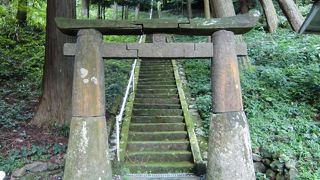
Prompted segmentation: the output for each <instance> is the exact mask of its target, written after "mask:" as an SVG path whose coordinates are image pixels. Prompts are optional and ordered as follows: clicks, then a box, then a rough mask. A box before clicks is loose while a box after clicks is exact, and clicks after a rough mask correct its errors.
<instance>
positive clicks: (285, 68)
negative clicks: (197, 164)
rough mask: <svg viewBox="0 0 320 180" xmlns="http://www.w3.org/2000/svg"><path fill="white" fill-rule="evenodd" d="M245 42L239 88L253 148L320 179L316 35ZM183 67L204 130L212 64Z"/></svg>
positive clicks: (284, 34)
mask: <svg viewBox="0 0 320 180" xmlns="http://www.w3.org/2000/svg"><path fill="white" fill-rule="evenodd" d="M245 39H246V42H247V43H248V48H249V57H250V58H251V61H252V63H253V67H252V68H250V69H248V70H244V71H243V72H242V74H241V86H242V90H243V98H244V105H245V111H246V114H247V116H248V120H249V125H250V133H251V141H252V146H253V149H257V148H260V149H266V150H267V151H269V152H271V153H272V154H273V155H274V156H276V158H279V159H292V160H295V161H297V162H298V167H297V168H298V170H299V176H300V178H301V179H318V178H320V153H319V152H320V151H319V149H320V144H319V142H320V126H319V124H317V123H315V122H314V120H315V117H316V115H317V114H318V115H319V112H320V106H319V104H320V93H319V92H320V89H319V88H320V73H319V72H320V69H319V64H320V47H319V46H320V45H319V42H320V37H319V36H315V35H297V34H295V33H293V32H291V31H289V30H285V29H279V30H278V31H277V32H276V33H275V34H273V35H271V34H266V33H265V32H264V31H262V29H260V30H254V31H251V32H250V33H248V34H247V35H246V36H245ZM178 40H179V39H178ZM182 40H183V39H182ZM180 41H181V39H180ZM182 65H183V67H184V69H185V74H186V77H187V79H188V86H189V88H190V89H191V94H192V96H193V97H195V98H196V103H197V107H198V109H199V113H200V115H201V117H202V118H203V119H204V127H203V128H204V130H205V132H208V128H209V120H210V119H209V118H210V117H209V116H210V113H211V110H210V108H211V98H210V96H211V95H210V94H211V92H210V91H211V89H210V80H209V78H210V61H209V60H199V61H194V60H185V61H183V62H182ZM205 122H207V124H205ZM258 177H260V178H261V179H263V178H264V177H265V175H264V174H259V175H258Z"/></svg>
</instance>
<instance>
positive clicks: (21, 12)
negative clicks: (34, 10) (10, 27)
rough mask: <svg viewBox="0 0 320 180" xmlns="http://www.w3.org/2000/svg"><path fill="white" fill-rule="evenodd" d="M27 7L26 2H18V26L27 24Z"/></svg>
mask: <svg viewBox="0 0 320 180" xmlns="http://www.w3.org/2000/svg"><path fill="white" fill-rule="evenodd" d="M27 7H28V0H19V4H18V11H17V16H16V19H17V21H18V24H19V25H20V26H24V25H26V24H27Z"/></svg>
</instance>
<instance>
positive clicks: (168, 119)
mask: <svg viewBox="0 0 320 180" xmlns="http://www.w3.org/2000/svg"><path fill="white" fill-rule="evenodd" d="M131 122H132V123H183V122H184V117H183V116H132V119H131Z"/></svg>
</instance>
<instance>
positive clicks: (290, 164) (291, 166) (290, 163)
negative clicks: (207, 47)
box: [285, 160, 297, 169]
mask: <svg viewBox="0 0 320 180" xmlns="http://www.w3.org/2000/svg"><path fill="white" fill-rule="evenodd" d="M296 165H297V162H296V161H294V160H289V161H287V162H286V163H285V166H286V168H287V169H294V168H296Z"/></svg>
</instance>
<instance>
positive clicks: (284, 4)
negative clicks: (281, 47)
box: [278, 0, 304, 32]
mask: <svg viewBox="0 0 320 180" xmlns="http://www.w3.org/2000/svg"><path fill="white" fill-rule="evenodd" d="M278 2H279V4H280V7H281V9H282V11H283V13H284V14H285V16H286V17H287V19H288V22H289V23H290V25H291V27H292V29H293V30H294V31H296V32H298V31H299V29H300V27H301V26H302V24H303V21H304V18H303V16H302V15H301V13H300V12H299V9H298V7H297V6H296V4H295V3H294V2H293V1H292V0H278Z"/></svg>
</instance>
